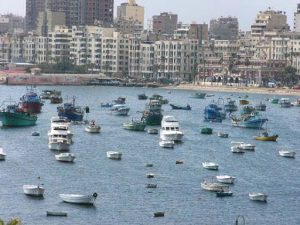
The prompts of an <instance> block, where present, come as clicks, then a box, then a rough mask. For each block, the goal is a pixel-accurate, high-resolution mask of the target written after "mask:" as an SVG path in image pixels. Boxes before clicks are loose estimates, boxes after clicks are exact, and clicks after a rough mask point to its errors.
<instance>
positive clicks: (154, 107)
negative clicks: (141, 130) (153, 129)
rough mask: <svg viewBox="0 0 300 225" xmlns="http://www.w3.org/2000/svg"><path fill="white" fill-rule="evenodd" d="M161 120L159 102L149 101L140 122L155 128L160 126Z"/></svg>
mask: <svg viewBox="0 0 300 225" xmlns="http://www.w3.org/2000/svg"><path fill="white" fill-rule="evenodd" d="M162 118H163V115H162V110H161V103H160V101H159V100H151V101H150V102H149V104H147V105H146V109H145V110H144V112H143V116H142V119H141V121H144V122H145V123H146V125H150V126H156V125H160V124H161V120H162Z"/></svg>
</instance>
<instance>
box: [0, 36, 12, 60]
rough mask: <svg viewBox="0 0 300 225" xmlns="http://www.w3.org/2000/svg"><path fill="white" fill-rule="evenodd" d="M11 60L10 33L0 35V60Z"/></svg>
mask: <svg viewBox="0 0 300 225" xmlns="http://www.w3.org/2000/svg"><path fill="white" fill-rule="evenodd" d="M10 61H11V35H7V34H5V35H3V36H0V62H3V63H8V62H10Z"/></svg>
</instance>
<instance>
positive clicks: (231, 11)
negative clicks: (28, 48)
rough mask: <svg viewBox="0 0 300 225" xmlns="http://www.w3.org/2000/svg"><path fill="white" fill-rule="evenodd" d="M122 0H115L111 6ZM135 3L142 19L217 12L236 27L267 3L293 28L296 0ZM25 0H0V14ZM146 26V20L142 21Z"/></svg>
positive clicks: (204, 16)
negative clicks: (141, 9)
mask: <svg viewBox="0 0 300 225" xmlns="http://www.w3.org/2000/svg"><path fill="white" fill-rule="evenodd" d="M123 2H127V1H126V0H115V8H116V7H117V6H118V5H120V4H121V3H123ZM136 2H137V4H139V5H142V6H144V7H145V21H146V23H147V21H148V20H150V19H151V18H152V16H153V15H157V14H159V13H161V12H172V13H176V14H178V16H179V21H181V22H183V23H192V22H197V23H209V21H210V20H211V19H216V18H219V17H221V16H223V17H227V16H232V17H237V18H238V20H239V23H240V29H241V30H244V31H247V30H250V26H251V24H252V23H253V22H254V19H255V17H256V14H257V13H258V12H259V11H264V10H266V9H268V7H271V9H273V10H276V11H277V10H279V11H285V12H286V14H287V17H288V23H289V25H290V26H291V29H293V16H294V12H295V11H296V9H297V4H298V3H300V2H299V0H289V3H288V4H287V0H252V1H246V0H226V1H222V0H201V1H195V0H184V1H183V0H163V1H162V0H136ZM25 5H26V0H1V1H0V14H6V13H14V14H17V15H22V16H24V15H25V11H26V7H25ZM146 27H147V24H146Z"/></svg>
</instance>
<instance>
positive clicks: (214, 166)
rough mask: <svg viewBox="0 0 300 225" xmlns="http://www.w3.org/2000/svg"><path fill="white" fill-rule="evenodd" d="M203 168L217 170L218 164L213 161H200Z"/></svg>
mask: <svg viewBox="0 0 300 225" xmlns="http://www.w3.org/2000/svg"><path fill="white" fill-rule="evenodd" d="M202 166H203V168H205V169H208V170H218V169H219V165H218V164H217V163H214V162H203V163H202Z"/></svg>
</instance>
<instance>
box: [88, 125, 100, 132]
mask: <svg viewBox="0 0 300 225" xmlns="http://www.w3.org/2000/svg"><path fill="white" fill-rule="evenodd" d="M100 130H101V128H100V126H87V127H86V128H85V131H86V132H88V133H100Z"/></svg>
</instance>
